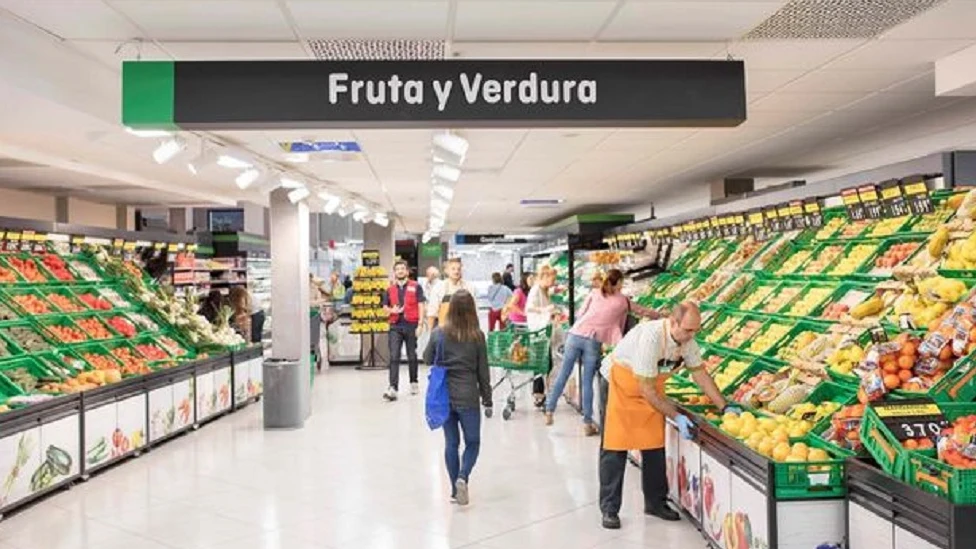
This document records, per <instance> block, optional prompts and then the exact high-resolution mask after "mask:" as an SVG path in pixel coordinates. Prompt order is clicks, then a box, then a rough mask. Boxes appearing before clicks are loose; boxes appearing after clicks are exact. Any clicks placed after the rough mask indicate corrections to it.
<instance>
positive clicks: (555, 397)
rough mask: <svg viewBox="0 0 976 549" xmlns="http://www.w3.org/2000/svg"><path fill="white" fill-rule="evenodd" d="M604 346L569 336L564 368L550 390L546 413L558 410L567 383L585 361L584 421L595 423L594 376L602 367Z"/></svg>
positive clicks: (564, 351)
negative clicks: (574, 370)
mask: <svg viewBox="0 0 976 549" xmlns="http://www.w3.org/2000/svg"><path fill="white" fill-rule="evenodd" d="M601 348H602V344H601V343H600V342H599V341H597V340H595V339H593V338H591V337H581V336H578V335H574V334H569V337H567V338H566V344H565V345H564V346H563V366H562V368H561V369H560V370H559V377H557V378H556V381H555V382H554V383H553V385H552V387H550V388H549V396H548V397H547V398H546V411H547V412H552V411H555V409H556V403H557V402H558V401H559V397H561V396H563V391H564V390H565V389H566V382H567V381H569V376H570V375H572V373H573V369H574V368H575V367H576V362H577V361H578V360H580V359H582V360H583V379H582V380H581V383H582V386H583V403H582V404H583V421H584V422H585V423H593V376H594V375H595V374H596V371H597V369H598V368H599V367H600V350H601Z"/></svg>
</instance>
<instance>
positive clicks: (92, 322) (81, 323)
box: [75, 318, 112, 339]
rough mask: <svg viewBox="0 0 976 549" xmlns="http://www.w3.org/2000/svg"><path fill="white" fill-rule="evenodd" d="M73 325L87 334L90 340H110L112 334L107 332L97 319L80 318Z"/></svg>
mask: <svg viewBox="0 0 976 549" xmlns="http://www.w3.org/2000/svg"><path fill="white" fill-rule="evenodd" d="M75 323H77V324H78V327H79V328H81V329H82V330H84V331H86V332H88V335H90V336H91V337H92V339H112V332H109V331H108V329H107V328H105V325H104V324H102V321H101V320H98V319H97V318H82V319H79V320H76V321H75Z"/></svg>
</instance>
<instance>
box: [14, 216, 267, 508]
mask: <svg viewBox="0 0 976 549" xmlns="http://www.w3.org/2000/svg"><path fill="white" fill-rule="evenodd" d="M0 227H2V228H3V231H0V232H2V233H3V238H2V241H3V244H2V252H0V267H2V271H0V273H2V277H0V278H2V281H0V309H2V310H3V315H0V316H2V319H0V343H2V347H3V348H4V349H5V351H4V352H3V353H2V356H0V474H2V475H3V478H4V481H3V483H2V484H0V486H2V488H0V515H2V514H4V513H7V512H9V511H11V510H13V509H16V508H18V507H21V506H23V505H26V504H27V503H29V502H31V501H34V500H36V499H38V498H40V497H43V496H44V495H46V494H48V493H50V492H52V491H54V490H57V489H59V488H61V487H64V486H66V485H68V484H70V483H72V482H74V481H76V480H79V479H87V478H88V477H89V476H91V475H93V474H95V473H97V472H98V471H100V470H103V469H105V468H107V467H109V466H111V465H113V464H115V463H117V462H120V461H122V460H125V459H127V458H129V457H132V456H137V455H139V454H140V453H141V452H144V451H146V450H147V449H149V448H151V447H152V446H153V445H156V444H159V443H161V442H163V441H164V440H167V439H169V438H171V437H172V436H175V435H177V434H179V433H182V432H185V431H187V430H190V429H192V428H194V427H196V426H199V425H201V424H202V423H204V422H206V421H209V420H210V419H213V418H215V417H218V416H219V415H221V414H223V413H226V412H228V411H231V410H232V409H235V408H236V407H240V406H244V405H246V404H248V403H250V402H253V401H254V400H255V399H257V398H258V397H259V396H260V394H261V390H262V372H261V360H260V356H261V353H260V350H257V349H241V350H238V351H236V352H230V351H229V350H219V349H217V348H209V349H206V350H205V349H203V348H199V347H196V346H194V345H191V344H189V343H187V342H186V341H185V340H183V338H182V335H181V331H180V329H177V328H176V327H175V326H174V325H171V324H169V323H168V322H167V321H166V320H165V319H164V318H162V317H161V316H159V315H158V314H157V313H156V312H155V310H152V309H150V308H148V307H144V306H143V303H142V301H141V300H140V297H139V295H138V294H137V293H136V291H135V290H134V289H133V286H130V285H129V283H128V282H131V280H133V279H135V278H139V279H142V280H147V274H146V273H145V272H144V271H141V270H140V268H139V266H138V264H137V259H138V257H140V255H141V254H140V251H141V250H147V249H151V250H162V251H167V250H169V249H170V246H173V247H174V250H175V247H176V246H178V245H183V246H192V245H193V244H192V243H188V242H185V241H180V240H177V239H178V238H179V237H176V236H174V235H165V234H161V235H152V234H147V233H131V232H122V231H110V230H105V229H97V228H90V227H83V226H77V225H67V224H58V223H40V222H36V221H29V220H19V219H8V218H0ZM103 253H105V254H111V255H112V256H115V257H114V258H113V259H112V260H111V261H108V262H107V261H106V259H105V258H104V256H103V257H102V258H99V257H96V255H99V254H103ZM109 265H111V266H112V269H114V270H110V269H109V268H108V266H109ZM119 270H121V271H122V272H124V273H126V274H125V275H124V276H123V275H121V274H119ZM149 284H152V283H149Z"/></svg>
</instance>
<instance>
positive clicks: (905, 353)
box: [881, 334, 919, 391]
mask: <svg viewBox="0 0 976 549" xmlns="http://www.w3.org/2000/svg"><path fill="white" fill-rule="evenodd" d="M895 341H896V342H897V343H899V344H901V349H900V350H899V351H898V352H897V353H887V354H885V355H883V356H882V357H881V371H882V372H883V373H884V385H885V389H887V390H889V391H892V390H895V389H901V388H902V387H903V386H904V385H906V384H907V383H908V382H909V380H911V379H912V378H913V377H915V373H914V372H913V371H912V368H914V367H915V362H916V361H917V360H918V344H919V340H918V339H916V338H914V337H912V336H911V335H909V334H901V335H899V336H898V338H897V339H896V340H895Z"/></svg>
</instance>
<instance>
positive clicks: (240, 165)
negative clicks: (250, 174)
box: [217, 153, 253, 170]
mask: <svg viewBox="0 0 976 549" xmlns="http://www.w3.org/2000/svg"><path fill="white" fill-rule="evenodd" d="M217 164H219V165H221V166H223V167H225V168H230V169H232V170H246V169H247V168H250V167H251V166H252V165H253V164H252V163H251V161H249V160H248V159H247V158H245V157H244V156H243V155H240V154H228V153H224V154H221V155H220V156H219V157H218V158H217Z"/></svg>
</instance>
